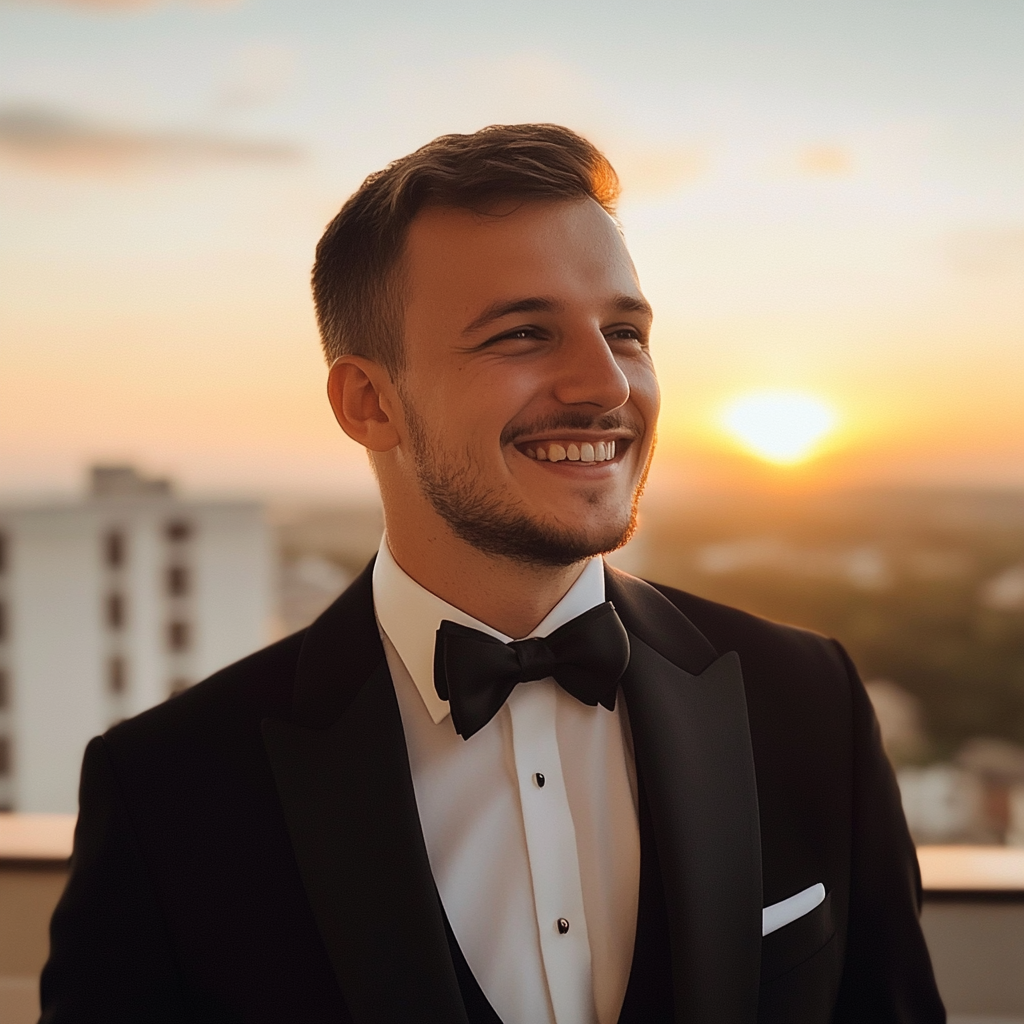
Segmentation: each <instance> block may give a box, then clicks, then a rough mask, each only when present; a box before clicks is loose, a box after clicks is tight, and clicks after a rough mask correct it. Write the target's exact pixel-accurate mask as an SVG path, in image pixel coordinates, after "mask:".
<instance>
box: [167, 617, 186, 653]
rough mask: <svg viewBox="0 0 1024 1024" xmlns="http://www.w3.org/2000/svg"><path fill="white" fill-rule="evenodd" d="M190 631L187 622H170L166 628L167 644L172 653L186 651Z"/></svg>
mask: <svg viewBox="0 0 1024 1024" xmlns="http://www.w3.org/2000/svg"><path fill="white" fill-rule="evenodd" d="M189 633H190V630H189V628H188V623H187V622H172V623H170V624H169V625H168V627H167V644H168V646H169V647H170V648H171V650H172V651H187V650H188V647H189V641H190V640H191V637H190V636H189Z"/></svg>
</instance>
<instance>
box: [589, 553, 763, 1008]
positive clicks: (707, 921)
mask: <svg viewBox="0 0 1024 1024" xmlns="http://www.w3.org/2000/svg"><path fill="white" fill-rule="evenodd" d="M606 583H607V594H608V598H609V600H611V601H612V603H613V604H614V605H615V607H616V609H617V610H618V612H619V615H620V617H621V618H622V621H623V624H624V625H625V626H626V629H627V630H628V632H629V634H630V661H629V668H628V669H627V670H626V674H625V676H623V678H622V683H621V685H622V692H623V694H624V695H625V698H626V708H627V711H628V714H629V722H630V727H631V729H632V733H633V745H634V749H635V751H636V760H637V769H638V771H639V773H640V774H641V776H642V777H643V780H644V785H645V787H646V791H647V795H648V799H649V802H650V811H651V818H652V821H653V826H654V834H655V841H656V843H657V847H658V857H659V860H660V862H661V868H662V878H663V884H664V887H665V900H666V904H667V907H668V915H669V929H670V936H671V944H672V969H673V984H674V991H675V1004H676V1020H677V1021H679V1022H682V1021H709V1022H710V1021H729V1022H730V1024H746V1022H753V1021H754V1020H756V1017H757V999H758V975H759V967H760V956H761V837H760V826H759V821H758V806H757V786H756V782H755V778H754V760H753V753H752V750H751V745H750V729H749V725H748V722H747V704H746V696H745V694H744V690H743V677H742V674H741V671H740V662H739V656H738V655H737V654H736V653H735V652H732V653H729V654H724V655H722V656H721V657H719V656H718V655H717V652H716V651H715V650H714V648H713V647H712V646H711V644H710V643H708V641H707V640H706V639H705V637H704V636H703V635H702V634H701V633H700V632H699V631H698V630H697V629H696V627H695V626H694V625H693V624H692V623H691V622H690V621H689V620H688V619H687V618H686V617H685V616H684V615H683V614H682V613H681V612H680V611H679V610H678V609H677V608H676V607H675V606H674V605H673V604H672V603H671V602H670V601H668V600H667V599H666V598H664V597H663V596H662V595H661V594H660V593H658V591H656V590H655V589H654V588H653V587H651V586H649V585H648V584H646V583H643V582H642V581H640V580H637V579H634V578H633V577H630V576H626V575H625V574H624V573H619V572H616V571H614V570H609V571H608V574H607V577H606Z"/></svg>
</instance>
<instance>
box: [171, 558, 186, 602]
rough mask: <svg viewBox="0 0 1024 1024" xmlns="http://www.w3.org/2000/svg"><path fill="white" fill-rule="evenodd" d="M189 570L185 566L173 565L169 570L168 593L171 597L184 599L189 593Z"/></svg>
mask: <svg viewBox="0 0 1024 1024" xmlns="http://www.w3.org/2000/svg"><path fill="white" fill-rule="evenodd" d="M188 582H189V580H188V569H186V568H185V566H183V565H172V566H171V567H170V568H169V569H168V570H167V593H168V594H170V595H171V597H182V596H183V595H185V594H187V593H188V589H189V588H188Z"/></svg>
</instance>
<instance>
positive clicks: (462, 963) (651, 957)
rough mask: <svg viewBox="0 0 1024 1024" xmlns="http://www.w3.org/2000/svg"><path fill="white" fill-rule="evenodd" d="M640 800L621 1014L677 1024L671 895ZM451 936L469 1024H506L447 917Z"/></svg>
mask: <svg viewBox="0 0 1024 1024" xmlns="http://www.w3.org/2000/svg"><path fill="white" fill-rule="evenodd" d="M639 796H640V800H639V803H640V807H639V811H640V893H639V903H638V906H637V916H636V939H635V940H634V943H633V964H632V967H631V968H630V972H629V984H628V985H627V986H626V996H625V999H624V1000H623V1002H622V1011H621V1012H620V1014H619V1024H672V1021H673V1019H674V1018H673V998H672V960H671V956H670V952H669V934H668V917H667V915H666V912H665V895H664V890H663V888H662V884H661V870H660V868H659V866H658V851H657V849H656V848H655V844H654V832H653V828H652V825H651V815H650V811H649V810H648V807H647V798H646V797H645V795H644V791H643V786H642V785H640V786H639ZM444 927H445V934H446V935H447V936H448V946H449V948H450V949H451V953H452V961H453V962H454V964H455V976H456V977H457V978H458V981H459V990H460V991H461V993H462V1001H463V1003H465V1005H466V1014H467V1016H468V1017H469V1024H502V1021H501V1018H500V1017H499V1016H498V1015H497V1013H495V1011H494V1008H493V1007H492V1006H491V1004H490V1003H489V1002H488V1001H487V997H486V996H485V995H484V993H483V990H482V989H481V988H480V986H479V984H478V983H477V980H476V978H475V977H474V976H473V972H472V971H471V970H470V969H469V964H468V963H467V962H466V958H465V956H464V955H463V953H462V949H461V948H460V947H459V943H458V941H457V940H456V938H455V933H454V932H453V931H452V927H451V924H450V923H449V921H448V915H447V914H445V915H444Z"/></svg>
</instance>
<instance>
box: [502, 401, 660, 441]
mask: <svg viewBox="0 0 1024 1024" xmlns="http://www.w3.org/2000/svg"><path fill="white" fill-rule="evenodd" d="M563 429H564V430H621V431H624V432H625V433H627V434H628V435H629V436H630V437H631V438H632V439H633V440H636V438H638V437H641V436H642V435H643V432H644V428H643V425H642V424H640V423H637V422H636V420H634V419H632V418H631V417H629V416H626V415H624V414H623V413H621V412H619V411H615V412H609V413H605V414H604V415H602V416H594V415H592V414H590V413H586V412H583V411H582V410H573V409H566V410H564V411H562V412H557V413H552V414H551V415H550V416H544V417H542V418H541V419H537V420H534V421H533V422H532V423H517V424H514V425H509V426H507V427H506V428H505V429H504V430H503V431H502V432H501V444H502V445H508V444H515V443H516V441H518V440H519V438H521V437H529V436H531V435H534V434H552V433H557V432H558V431H559V430H563Z"/></svg>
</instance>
